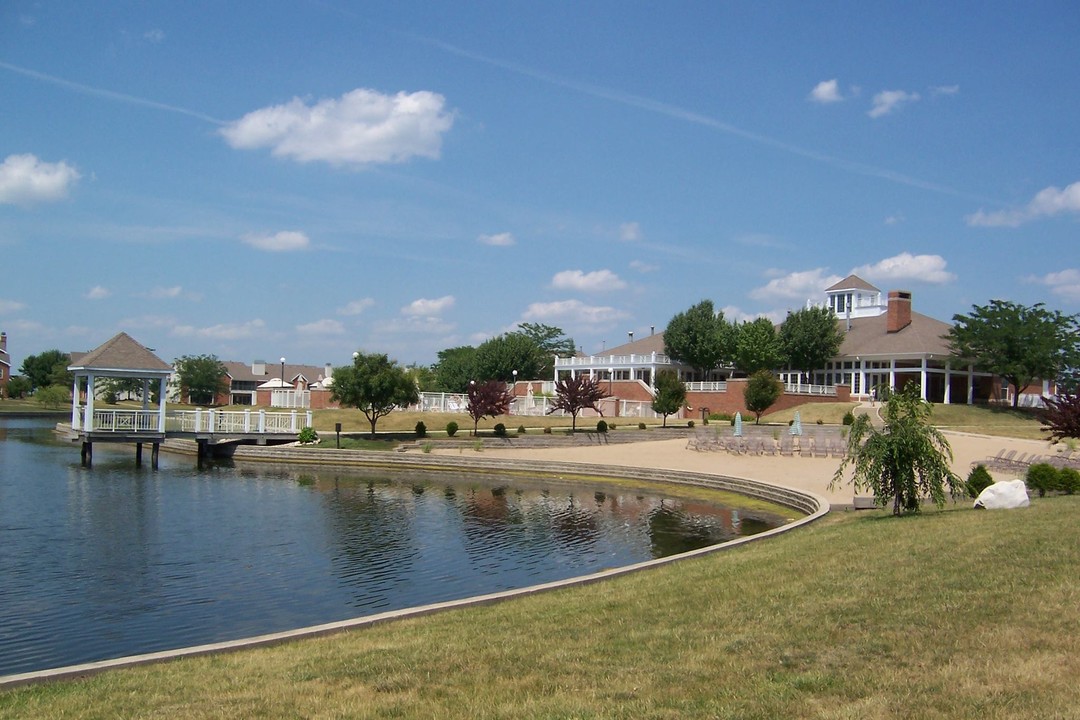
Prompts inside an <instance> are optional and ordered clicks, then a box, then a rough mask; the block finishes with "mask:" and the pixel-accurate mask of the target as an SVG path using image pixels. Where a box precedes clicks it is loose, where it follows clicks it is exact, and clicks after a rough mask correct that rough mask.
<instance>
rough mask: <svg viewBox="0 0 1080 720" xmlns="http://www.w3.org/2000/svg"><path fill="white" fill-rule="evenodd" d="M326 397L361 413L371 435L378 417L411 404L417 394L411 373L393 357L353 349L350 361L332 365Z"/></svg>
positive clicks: (372, 435) (416, 398) (373, 435)
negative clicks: (333, 366)
mask: <svg viewBox="0 0 1080 720" xmlns="http://www.w3.org/2000/svg"><path fill="white" fill-rule="evenodd" d="M330 399H331V400H334V401H335V402H337V403H340V404H341V405H343V406H347V407H354V408H356V409H357V410H359V411H360V412H362V413H364V417H366V418H367V419H368V422H369V423H371V437H372V439H374V438H375V424H376V423H377V422H378V421H379V418H381V417H385V416H386V415H389V414H390V413H391V412H393V410H394V408H396V407H404V406H407V405H412V404H413V403H415V402H416V401H417V400H419V399H420V395H419V394H418V393H417V391H416V382H415V381H414V380H413V377H412V375H410V374H409V372H408V370H406V369H405V368H403V367H401V366H400V365H398V364H397V362H396V361H394V360H391V359H390V358H388V357H387V356H386V355H385V354H380V353H356V354H354V355H353V364H352V365H346V366H345V367H340V368H334V382H333V383H332V384H331V385H330Z"/></svg>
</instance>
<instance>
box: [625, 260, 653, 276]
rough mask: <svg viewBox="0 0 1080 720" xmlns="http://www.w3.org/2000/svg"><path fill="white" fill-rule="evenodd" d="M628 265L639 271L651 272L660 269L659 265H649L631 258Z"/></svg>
mask: <svg viewBox="0 0 1080 720" xmlns="http://www.w3.org/2000/svg"><path fill="white" fill-rule="evenodd" d="M630 267H631V268H632V269H634V270H637V271H638V272H639V273H651V272H656V271H657V270H659V269H660V266H659V265H650V264H649V263H647V262H644V261H642V260H631V261H630Z"/></svg>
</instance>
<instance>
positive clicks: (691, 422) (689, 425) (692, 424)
mask: <svg viewBox="0 0 1080 720" xmlns="http://www.w3.org/2000/svg"><path fill="white" fill-rule="evenodd" d="M686 427H688V428H692V427H694V421H693V420H688V421H687V422H686Z"/></svg>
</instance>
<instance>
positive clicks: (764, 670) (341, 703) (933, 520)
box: [0, 497, 1080, 719]
mask: <svg viewBox="0 0 1080 720" xmlns="http://www.w3.org/2000/svg"><path fill="white" fill-rule="evenodd" d="M1078 520H1080V497H1053V498H1047V499H1044V500H1038V501H1036V503H1035V504H1034V505H1033V506H1032V507H1031V508H1029V509H1026V510H1020V511H1008V512H1005V511H998V512H990V511H987V512H977V511H973V510H969V509H967V507H960V506H957V507H952V508H949V509H947V510H945V511H933V512H928V513H925V514H923V515H921V516H918V517H911V518H899V519H894V518H891V517H888V516H885V515H883V514H880V513H873V512H871V513H858V514H855V513H844V514H840V515H833V516H830V517H828V518H826V519H824V520H823V521H820V522H818V523H815V524H813V525H811V526H809V527H806V528H803V529H801V530H799V531H798V532H795V533H791V534H787V535H783V536H781V537H777V538H773V539H770V540H768V541H766V542H762V543H751V544H749V545H745V546H742V547H739V548H735V549H733V550H731V551H728V552H722V553H717V554H713V555H709V556H706V557H702V558H696V559H692V560H687V561H683V562H679V563H675V564H673V565H669V566H665V567H661V568H656V569H653V570H650V571H648V572H643V573H637V574H634V575H631V576H626V577H621V578H618V579H614V580H611V581H608V582H603V583H598V584H593V585H588V586H584V587H578V588H572V589H566V590H560V591H557V592H553V593H547V594H543V595H539V596H531V597H527V598H521V599H517V600H514V601H511V602H506V603H501V604H497V605H492V606H487V607H480V608H471V609H463V610H455V611H451V612H446V613H441V614H437V615H433V616H428V617H424V618H416V619H411V620H406V621H401V622H395V623H389V624H386V625H381V626H376V627H373V628H369V629H366V630H362V631H357V632H353V633H349V634H343V635H337V636H332V637H327V638H321V639H316V640H307V641H300V642H295V643H289V644H285V645H281V646H276V647H270V648H263V649H258V650H252V651H244V652H237V653H230V654H225V655H219V656H214V657H204V658H191V659H186V660H181V661H176V662H171V663H167V664H161V665H153V666H146V667H141V668H135V669H130V670H123V671H116V672H110V673H106V674H102V675H99V676H94V677H91V678H88V679H85V680H83V681H79V682H62V683H55V684H50V685H42V686H36V687H28V688H20V689H15V690H11V691H7V692H5V693H3V694H0V717H4V718H8V717H11V718H16V717H18V718H33V717H72V718H75V717H78V718H83V717H102V718H105V717H170V718H210V717H214V718H252V717H256V718H258V717H319V718H331V717H332V718H337V717H356V718H382V717H425V718H429V717H430V718H466V717H467V718H520V717H544V718H557V717H580V718H682V717H718V718H775V717H790V718H810V717H814V718H980V719H981V718H1033V717H1074V716H1075V714H1076V708H1077V707H1080V684H1078V683H1076V682H1075V678H1076V677H1078V676H1080V616H1078V613H1077V608H1078V607H1080V573H1077V572H1076V568H1077V567H1078V565H1080V522H1078Z"/></svg>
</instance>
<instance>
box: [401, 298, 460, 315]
mask: <svg viewBox="0 0 1080 720" xmlns="http://www.w3.org/2000/svg"><path fill="white" fill-rule="evenodd" d="M455 302H456V301H455V299H454V296H453V295H444V296H443V297H441V298H436V299H434V300H429V299H428V298H420V299H418V300H413V301H412V302H411V303H409V304H408V305H406V306H405V307H403V308H401V314H402V315H408V316H410V317H435V316H438V315H441V314H442V313H443V312H445V311H446V310H449V309H450V308H452V307H454V303H455Z"/></svg>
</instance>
